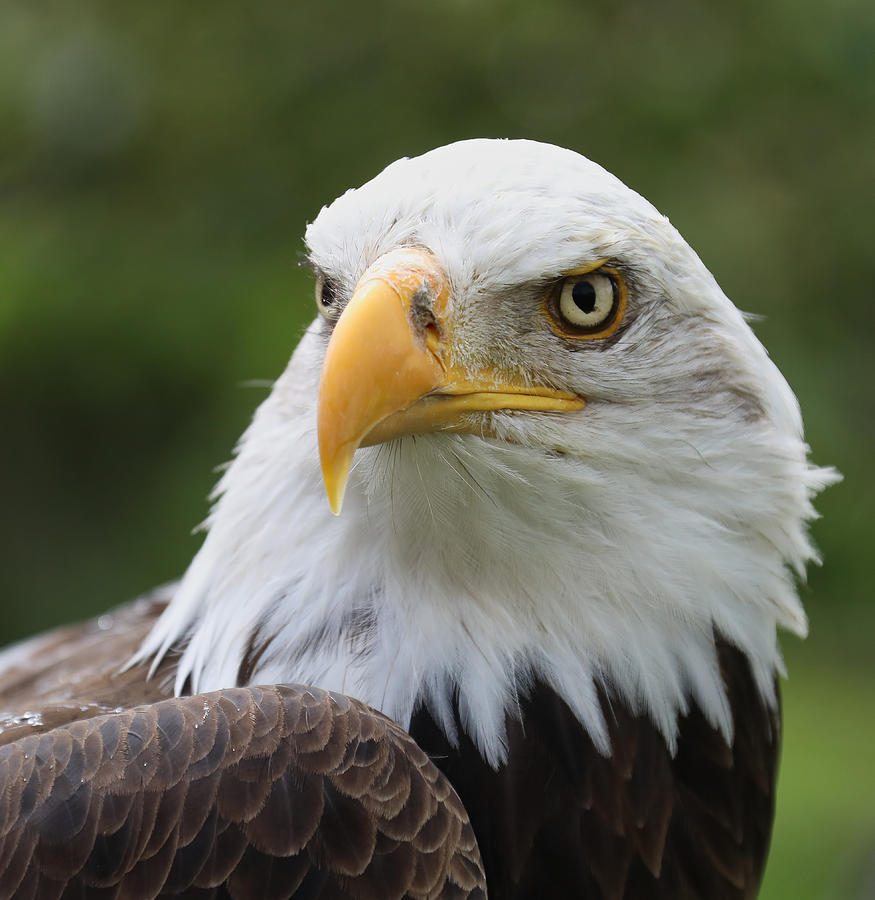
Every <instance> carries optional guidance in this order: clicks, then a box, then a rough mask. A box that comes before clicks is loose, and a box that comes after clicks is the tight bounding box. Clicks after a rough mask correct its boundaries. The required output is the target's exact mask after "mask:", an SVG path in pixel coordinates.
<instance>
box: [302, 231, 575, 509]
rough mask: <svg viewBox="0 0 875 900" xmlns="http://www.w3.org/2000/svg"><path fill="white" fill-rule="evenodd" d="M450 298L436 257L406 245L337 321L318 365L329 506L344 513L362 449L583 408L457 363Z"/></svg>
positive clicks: (378, 268)
mask: <svg viewBox="0 0 875 900" xmlns="http://www.w3.org/2000/svg"><path fill="white" fill-rule="evenodd" d="M448 297H449V291H448V287H447V283H446V278H445V276H444V274H443V272H442V271H441V269H440V267H439V266H438V264H437V262H436V261H435V259H434V257H433V256H432V255H431V254H430V253H427V252H426V251H424V250H417V249H413V248H402V249H398V250H393V251H391V252H390V253H387V254H386V255H385V256H382V257H381V258H380V259H378V260H377V262H375V263H374V264H373V265H372V266H371V267H370V268H369V269H368V270H367V272H365V274H364V275H363V276H362V279H361V281H359V283H358V285H357V286H356V289H355V292H354V293H353V295H352V298H351V299H350V301H349V303H348V304H347V306H346V309H344V311H343V313H342V314H341V316H340V318H339V319H338V321H337V324H336V325H335V327H334V333H333V334H332V336H331V340H330V341H329V343H328V350H327V351H326V354H325V361H324V363H323V365H322V380H321V382H320V385H319V410H318V433H319V456H320V459H321V462H322V478H323V480H324V482H325V490H326V491H327V493H328V502H329V504H330V505H331V511H332V512H333V513H335V514H338V513H339V512H340V507H341V505H342V504H343V495H344V491H345V490H346V483H347V480H348V478H349V471H350V468H351V466H352V458H353V454H354V453H355V451H356V450H357V449H358V448H359V447H361V446H367V445H369V444H379V443H382V442H383V441H388V440H391V439H392V438H396V437H400V436H402V435H405V434H419V433H422V432H426V431H471V430H473V428H474V426H473V423H472V422H471V421H470V420H469V419H468V417H467V416H466V414H467V413H471V412H478V411H484V410H496V409H525V410H549V411H554V412H556V411H560V412H561V411H568V410H575V409H580V408H581V407H583V405H584V402H585V401H584V400H583V399H582V398H580V397H577V396H575V395H573V394H568V393H565V392H563V391H556V390H552V389H550V388H542V387H532V386H531V385H523V384H519V383H516V382H514V381H513V380H511V379H510V378H507V377H502V375H501V374H500V373H499V372H497V371H491V370H487V371H483V370H481V371H477V372H469V371H466V370H464V369H462V368H461V367H459V366H455V365H454V364H453V361H452V353H451V334H450V329H449V323H448V321H447V318H448V316H447V305H448ZM477 430H479V429H477Z"/></svg>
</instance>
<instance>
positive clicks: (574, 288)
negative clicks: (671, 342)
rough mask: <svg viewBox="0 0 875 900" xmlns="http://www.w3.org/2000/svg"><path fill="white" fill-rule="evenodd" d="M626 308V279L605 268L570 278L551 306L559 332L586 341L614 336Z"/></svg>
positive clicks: (558, 289)
mask: <svg viewBox="0 0 875 900" xmlns="http://www.w3.org/2000/svg"><path fill="white" fill-rule="evenodd" d="M625 306H626V289H625V285H624V283H623V280H622V278H621V277H620V275H619V273H618V272H616V271H614V270H613V269H608V268H606V267H604V266H602V267H601V268H599V269H597V270H595V271H593V272H584V273H581V274H570V275H568V276H566V277H565V278H563V279H562V281H561V282H559V284H558V285H557V286H556V287H555V288H554V289H553V291H552V292H551V295H550V298H549V300H548V304H547V308H548V311H549V313H550V317H551V319H552V324H553V327H554V329H555V330H556V331H558V332H559V333H560V334H562V335H563V336H564V337H572V338H583V339H587V338H599V337H607V336H608V335H609V334H613V332H614V331H616V329H617V326H618V325H619V324H620V320H621V319H622V317H623V310H624V309H625Z"/></svg>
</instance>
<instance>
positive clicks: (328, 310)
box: [316, 273, 337, 318]
mask: <svg viewBox="0 0 875 900" xmlns="http://www.w3.org/2000/svg"><path fill="white" fill-rule="evenodd" d="M316 306H317V307H318V308H319V312H320V313H322V315H323V316H326V317H329V318H330V317H332V316H333V314H334V311H335V307H336V306H337V291H336V289H335V287H334V283H333V282H332V281H330V280H329V279H328V278H326V277H325V276H324V275H323V274H322V273H319V274H318V275H317V276H316Z"/></svg>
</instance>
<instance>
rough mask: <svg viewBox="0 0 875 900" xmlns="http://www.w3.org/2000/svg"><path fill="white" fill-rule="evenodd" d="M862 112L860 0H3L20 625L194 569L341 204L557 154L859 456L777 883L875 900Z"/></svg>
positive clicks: (14, 605)
mask: <svg viewBox="0 0 875 900" xmlns="http://www.w3.org/2000/svg"><path fill="white" fill-rule="evenodd" d="M873 99H875V13H873V7H872V5H871V0H835V2H831V3H830V4H828V5H827V4H826V3H815V2H812V0H805V2H799V0H757V2H752V0H746V2H740V3H735V4H723V5H718V4H704V3H696V2H694V0H669V2H664V3H656V2H645V0H639V2H622V3H609V2H606V0H602V2H589V3H572V2H561V0H549V2H538V3H535V2H502V3H500V2H497V0H442V2H434V3H430V4H428V5H425V4H421V5H417V4H413V3H410V2H402V0H395V2H392V0H381V2H376V3H354V2H351V0H350V2H324V3H322V4H303V3H287V4H271V3H255V4H251V5H247V6H245V8H244V6H243V5H242V4H231V3H226V2H216V0H214V2H211V3H208V4H207V3H184V4H183V3H170V2H168V0H153V2H151V3H148V4H119V3H110V2H96V0H94V2H87V0H80V2H75V3H61V2H54V3H52V2H34V0H20V2H8V0H0V409H2V440H0V471H2V473H3V481H2V486H3V498H2V504H0V554H2V559H0V596H2V604H3V605H2V611H3V614H2V621H0V642H5V641H8V640H13V639H16V638H19V637H21V636H23V635H25V634H28V633H30V632H33V631H35V630H37V629H43V628H46V627H49V626H51V625H53V624H56V623H58V622H62V621H67V620H71V619H75V618H81V617H84V616H89V615H92V614H94V613H97V612H99V611H101V610H104V609H106V608H107V607H109V606H111V605H113V604H115V603H117V602H119V601H122V600H125V599H127V598H130V597H133V596H135V595H136V594H138V593H139V592H141V591H144V590H146V589H147V588H149V587H151V586H153V585H155V584H157V583H159V582H162V581H166V580H169V579H172V578H174V577H176V576H178V575H179V574H180V573H181V572H182V571H183V569H184V567H185V565H186V562H187V561H188V559H189V558H190V557H191V555H192V553H193V551H194V550H195V549H196V547H197V545H198V539H197V538H196V537H193V536H192V535H191V534H190V530H191V528H192V526H194V525H195V524H196V523H197V522H199V521H200V519H201V518H202V517H203V516H204V514H205V513H206V509H207V507H206V502H205V499H204V498H205V495H206V494H207V492H208V491H209V489H210V487H211V485H212V484H213V482H214V479H215V472H214V467H215V466H216V465H218V464H220V463H222V462H223V461H224V460H226V459H227V458H228V456H229V454H230V450H231V447H232V445H233V443H234V441H235V438H236V437H237V435H238V434H239V433H240V432H241V430H242V429H243V428H244V426H245V425H246V422H247V420H248V418H249V416H250V415H251V412H252V410H253V408H254V407H255V405H256V404H257V403H258V402H259V401H260V400H261V399H262V397H263V396H264V395H265V385H266V384H267V383H268V382H269V381H270V380H271V379H273V378H274V377H276V376H277V375H278V374H279V372H280V371H281V370H282V368H283V366H284V364H285V362H286V359H287V358H288V356H289V354H290V352H291V350H292V348H293V347H294V344H295V342H296V340H297V338H298V336H299V335H300V333H301V330H302V328H303V326H304V324H305V323H306V322H307V321H308V319H309V318H310V317H311V316H312V315H313V308H312V299H311V298H312V289H311V285H310V281H309V277H308V275H307V273H305V272H302V271H300V270H299V269H298V267H297V265H296V264H297V262H298V260H299V258H300V252H301V248H302V242H301V235H302V233H303V228H304V224H305V223H306V222H307V221H308V220H312V219H313V217H314V216H315V215H316V213H317V212H318V211H319V208H320V207H321V205H322V204H323V203H326V202H328V201H330V200H331V199H332V198H334V197H335V196H336V195H337V194H339V193H340V192H342V191H343V190H345V189H346V188H347V187H350V186H353V185H358V184H360V183H361V182H363V181H365V180H367V179H368V178H370V177H371V176H372V175H374V174H375V173H376V172H377V171H379V170H380V169H381V168H382V167H383V166H384V165H386V164H387V163H389V162H390V161H391V160H393V159H395V158H396V157H398V156H403V155H414V154H417V153H420V152H422V151H424V150H427V149H429V148H431V147H433V146H436V145H439V144H444V143H447V142H449V141H451V140H455V139H458V138H463V137H473V136H508V137H531V138H537V139H540V140H546V141H552V142H554V143H558V144H563V145H565V146H568V147H572V148H574V149H576V150H579V151H581V152H583V153H584V154H586V155H588V156H590V157H592V158H593V159H595V160H597V161H599V162H601V163H602V164H603V165H605V166H606V167H607V168H609V169H611V170H612V171H613V172H615V173H616V174H617V175H619V176H620V177H621V178H622V179H623V180H625V181H626V182H627V183H628V184H630V185H631V186H632V187H634V188H636V189H637V190H639V191H640V192H641V193H643V194H644V195H645V196H647V197H648V198H649V199H651V200H652V201H653V202H654V203H655V204H656V205H657V206H658V207H659V208H660V209H662V210H663V211H664V212H665V213H667V214H668V215H669V216H670V218H671V219H672V221H673V222H674V223H675V224H676V225H677V226H678V228H679V229H680V230H681V232H682V233H683V234H684V235H685V236H686V237H687V239H688V240H689V241H690V242H691V243H692V245H693V246H694V247H695V248H696V249H697V250H698V251H699V252H700V254H701V256H702V257H703V258H704V260H705V261H706V263H707V264H708V265H709V266H710V267H711V269H712V270H713V271H714V273H715V274H716V276H717V278H718V280H719V281H720V282H721V284H722V285H723V287H724V288H725V290H726V291H727V293H728V294H729V296H730V297H732V298H733V299H734V300H735V302H736V303H737V304H738V305H739V306H740V307H742V308H743V309H745V310H748V311H751V312H755V313H759V314H761V315H763V316H764V318H763V320H762V321H760V322H759V323H758V324H757V325H756V330H757V332H758V334H759V335H760V337H761V339H762V340H763V341H764V343H765V344H766V345H767V346H768V347H769V349H770V351H771V353H772V355H773V356H774V358H775V359H776V361H777V362H778V364H779V365H780V366H781V368H782V369H783V370H784V372H785V374H786V375H787V377H788V379H789V381H790V383H791V384H792V385H793V387H794V388H795V390H796V391H797V393H798V395H799V398H800V401H801V404H802V408H803V410H804V412H805V416H806V422H807V428H808V437H809V440H810V443H811V445H812V448H813V454H814V458H815V459H816V460H817V461H819V462H822V463H832V464H835V465H836V466H838V467H839V468H840V469H841V470H842V472H843V473H844V475H845V481H844V483H843V484H841V485H839V486H837V487H834V488H832V489H830V490H829V491H828V492H827V493H826V494H825V495H824V496H823V498H822V499H821V500H819V502H818V506H819V508H820V510H821V511H822V513H823V516H824V518H823V520H822V521H821V522H818V523H817V524H816V525H815V528H814V532H815V537H816V540H817V542H818V544H819V546H820V547H821V549H822V551H823V554H824V558H825V566H824V567H823V568H822V569H814V570H813V571H812V572H811V576H810V580H809V584H808V585H807V586H804V587H803V589H802V590H803V593H804V597H805V601H806V605H807V607H808V610H809V612H810V615H811V621H812V635H811V637H810V638H809V640H808V641H806V642H805V643H800V642H798V641H796V640H791V639H789V638H788V639H787V640H786V641H785V646H786V651H787V657H788V665H789V669H790V673H791V677H790V680H789V682H788V683H787V684H786V689H785V715H786V738H785V744H786V749H785V755H784V762H783V768H782V776H781V777H782V787H781V793H780V795H779V812H778V822H777V828H776V837H775V840H774V846H773V853H772V858H771V862H770V866H769V870H768V873H767V877H766V884H765V888H764V891H763V897H765V898H767V900H778V898H791V897H792V898H799V900H801V898H812V900H814V898H817V900H821V898H836V900H846V898H856V897H864V896H866V897H873V896H875V884H873V878H875V874H873V869H875V863H873V861H872V860H873V857H875V751H873V749H872V747H873V743H875V661H873V650H872V636H873V624H875V614H873V604H872V602H871V598H872V589H873V580H872V577H871V575H870V572H871V568H872V564H873V560H872V557H873V553H872V551H871V545H872V541H873V537H875V527H873V520H872V515H871V509H872V505H873V493H875V481H873V477H872V465H871V464H872V446H873V441H872V438H873V431H875V408H873V407H875V392H873V373H875V359H873V357H875V354H873V336H875V328H873V325H875V303H873V288H875V277H873V276H875V271H873V252H872V247H873V237H875V234H873V226H872V213H873V203H872V201H873V194H875V190H873V186H875V177H873V148H875V117H873V108H875V104H873Z"/></svg>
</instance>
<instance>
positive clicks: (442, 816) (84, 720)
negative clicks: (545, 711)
mask: <svg viewBox="0 0 875 900" xmlns="http://www.w3.org/2000/svg"><path fill="white" fill-rule="evenodd" d="M156 612H157V611H156V610H155V609H148V610H147V609H146V608H141V609H140V610H139V612H137V611H136V610H135V609H133V608H132V607H128V608H123V609H122V610H120V611H118V613H117V614H118V615H120V616H121V617H122V619H124V618H125V617H128V618H137V617H138V616H139V617H141V618H143V619H144V620H146V619H149V620H150V619H152V618H154V615H155V614H156ZM147 613H148V614H147ZM134 630H135V631H136V630H137V629H134ZM99 633H100V625H99V624H97V623H95V624H92V625H89V626H79V627H78V630H76V629H74V630H72V631H71V630H70V629H67V630H65V631H62V632H58V633H56V634H54V635H50V636H47V637H45V638H41V639H37V640H38V642H39V641H41V642H42V643H41V644H39V648H41V649H42V650H43V651H44V652H45V654H46V656H45V658H44V660H43V663H42V664H40V663H39V662H37V664H36V670H37V671H36V672H35V673H32V674H31V675H30V676H27V675H26V673H25V671H24V666H23V663H22V665H21V666H18V667H17V674H16V667H15V666H11V667H10V668H9V669H8V670H7V672H6V673H5V681H4V686H5V687H7V688H8V689H9V693H8V696H7V697H4V700H5V701H8V700H9V699H10V698H12V699H15V700H19V701H20V700H21V699H22V698H23V697H24V695H25V693H26V686H27V684H28V683H29V684H30V687H31V688H33V687H38V686H40V684H42V686H43V687H46V686H49V687H53V690H54V694H52V696H51V699H50V701H49V702H48V703H47V705H46V706H45V708H44V709H35V708H29V709H24V710H23V711H22V712H21V713H19V714H17V715H11V714H10V715H7V717H6V719H5V720H3V723H2V725H3V730H2V731H0V743H2V746H0V900H6V898H12V897H16V898H19V897H21V898H23V897H39V898H48V897H60V896H61V895H62V894H63V895H64V896H66V895H67V894H65V891H68V890H71V891H73V892H75V895H76V896H83V897H90V896H94V897H98V896H99V897H143V898H146V897H149V898H151V897H159V896H165V895H167V896H169V895H178V894H180V893H182V892H189V891H191V892H193V893H192V895H196V896H198V897H229V896H230V897H234V898H281V897H290V896H305V897H308V898H309V897H313V898H328V897H331V898H368V900H370V898H373V900H384V898H385V900H388V898H393V897H397V898H401V897H411V898H420V897H421V898H433V897H453V898H456V897H458V898H466V897H470V898H475V897H485V877H484V874H483V870H482V866H481V862H480V856H479V852H478V849H477V843H476V840H475V837H474V833H473V831H472V829H471V825H470V824H469V822H468V818H467V815H466V813H465V810H464V808H463V806H462V804H461V802H460V801H459V799H458V797H457V796H456V794H455V792H454V791H453V789H452V787H451V786H450V784H449V782H448V781H447V779H446V778H445V777H444V776H443V775H442V774H441V773H440V772H439V771H438V770H437V768H435V766H434V765H433V764H432V762H431V761H430V760H429V758H428V757H427V756H426V754H425V753H423V751H422V750H421V749H420V748H419V747H418V746H417V745H416V743H415V742H414V741H413V740H412V739H411V738H410V737H409V736H408V735H407V734H406V733H405V732H404V731H403V730H402V729H401V728H399V727H398V726H397V725H395V724H394V723H393V722H392V721H391V720H389V719H387V718H386V717H385V716H383V715H382V714H380V713H378V712H375V711H374V710H372V709H370V708H369V707H367V706H365V705H364V704H362V703H359V702H358V701H356V700H352V699H350V698H348V697H345V696H343V695H341V694H336V693H329V692H327V691H321V690H318V689H314V688H307V687H301V686H288V685H272V686H267V687H247V688H231V689H227V690H223V691H218V692H214V693H209V694H199V695H195V696H190V697H180V698H175V697H169V698H166V699H157V700H154V701H153V702H146V703H144V704H141V705H135V706H129V707H123V708H116V709H113V711H107V710H106V708H105V707H106V705H107V704H108V703H111V702H113V701H112V697H111V693H112V689H113V688H115V689H116V690H117V694H116V699H118V698H126V699H130V697H131V696H133V693H134V684H135V683H136V681H135V679H134V678H132V679H131V680H128V679H127V677H126V674H125V673H122V674H121V675H119V676H116V677H117V678H118V680H117V681H116V682H115V683H114V684H113V683H112V679H110V681H109V683H107V680H106V677H104V679H103V680H104V686H103V693H102V694H101V692H100V691H99V690H97V691H96V693H95V694H94V696H95V697H98V698H99V699H98V700H93V701H89V702H88V703H78V702H77V699H76V696H75V695H76V694H77V693H78V692H80V691H83V690H86V691H87V690H88V689H89V688H90V689H94V688H95V686H96V683H97V682H98V681H99V678H98V673H99V672H100V670H101V666H105V665H106V664H107V655H108V653H107V652H106V651H105V652H104V654H103V657H104V659H103V662H102V663H101V662H99V661H97V662H96V663H95V665H94V666H93V667H92V672H91V674H90V675H88V674H86V675H84V676H81V677H80V680H79V681H78V682H77V683H76V684H72V683H71V685H70V689H69V691H68V692H67V693H68V694H69V696H65V692H64V690H63V689H62V687H61V686H60V684H55V683H54V681H52V680H51V678H50V675H49V673H48V672H47V671H42V669H43V668H44V667H45V666H46V663H47V662H48V660H49V659H50V658H51V649H52V647H54V648H55V651H56V653H55V657H54V661H55V663H56V665H58V666H59V667H60V668H61V669H62V670H63V669H64V667H65V666H68V665H69V666H70V667H71V668H72V667H73V666H74V664H75V661H76V658H77V657H78V656H79V654H80V652H82V653H85V652H87V650H88V648H89V646H91V649H92V650H93V651H94V652H95V653H96V652H97V650H98V647H97V645H96V644H94V645H93V646H92V644H93V642H94V641H95V640H96V638H97V636H98V635H99ZM77 639H78V640H77ZM28 646H29V647H30V650H34V649H39V648H37V646H36V644H33V643H30V644H29V645H25V646H24V647H19V648H16V649H15V650H14V651H13V652H18V653H19V654H21V651H22V650H24V649H26V648H27V647H28ZM62 647H63V648H65V649H62ZM117 649H118V648H116V649H115V652H117ZM98 655H99V654H98ZM20 658H21V659H22V661H23V659H24V656H23V655H21V657H20ZM9 660H10V657H7V662H8V661H9ZM105 675H106V673H104V676H105ZM45 679H48V680H49V681H50V683H49V684H48V685H47V683H46V681H44V680H45ZM161 680H162V679H161V678H160V677H159V678H158V679H157V681H158V682H159V684H160V682H161ZM138 681H139V686H140V691H141V692H143V691H145V692H146V693H147V694H148V693H149V692H150V691H152V692H155V693H156V694H160V692H161V690H162V689H161V688H160V686H156V685H152V686H151V687H150V684H151V682H146V681H145V680H144V676H143V673H142V672H140V673H139V674H138ZM165 681H166V679H165ZM144 685H145V687H144ZM49 693H50V694H51V691H50V692H49ZM186 895H188V894H186Z"/></svg>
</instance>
